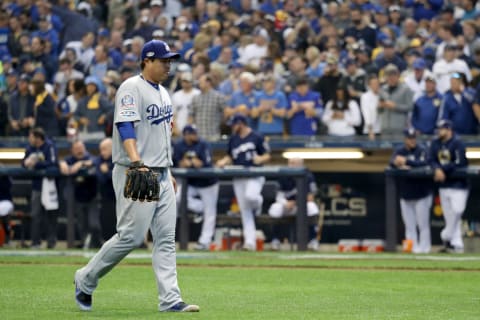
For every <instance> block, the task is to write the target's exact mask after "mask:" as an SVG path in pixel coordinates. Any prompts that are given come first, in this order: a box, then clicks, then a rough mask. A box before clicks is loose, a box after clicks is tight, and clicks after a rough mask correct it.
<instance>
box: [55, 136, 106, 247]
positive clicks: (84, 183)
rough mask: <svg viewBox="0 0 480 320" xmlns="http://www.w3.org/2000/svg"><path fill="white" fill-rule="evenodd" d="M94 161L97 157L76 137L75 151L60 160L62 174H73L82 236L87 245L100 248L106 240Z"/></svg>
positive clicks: (76, 208)
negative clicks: (104, 239)
mask: <svg viewBox="0 0 480 320" xmlns="http://www.w3.org/2000/svg"><path fill="white" fill-rule="evenodd" d="M94 161H95V157H94V156H92V155H91V154H90V153H89V152H88V151H87V149H86V147H85V144H84V143H83V141H81V140H77V141H74V142H73V143H72V146H71V154H70V155H68V156H66V157H65V159H64V160H62V161H60V171H61V172H62V174H64V175H68V176H71V177H72V178H73V179H72V180H73V189H74V195H75V215H76V217H77V226H78V231H79V235H80V239H81V240H82V243H83V246H84V247H85V248H88V247H92V248H97V247H100V246H101V244H102V242H103V239H102V228H101V223H100V211H99V210H98V201H97V177H96V175H95V163H94Z"/></svg>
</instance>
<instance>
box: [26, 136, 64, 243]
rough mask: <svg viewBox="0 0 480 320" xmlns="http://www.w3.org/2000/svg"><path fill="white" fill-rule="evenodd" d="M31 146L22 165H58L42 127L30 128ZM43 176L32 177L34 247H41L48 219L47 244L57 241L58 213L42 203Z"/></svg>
mask: <svg viewBox="0 0 480 320" xmlns="http://www.w3.org/2000/svg"><path fill="white" fill-rule="evenodd" d="M28 142H29V146H28V147H27V149H26V150H25V157H24V158H23V161H22V166H23V167H25V168H27V169H30V170H42V169H45V170H49V169H54V168H57V167H58V160H57V150H56V148H55V145H54V144H53V142H52V141H51V140H49V139H47V138H46V135H45V131H43V129H41V128H35V129H32V130H30V133H29V135H28ZM42 180H43V177H36V178H32V195H31V203H30V207H31V211H30V215H31V219H32V222H31V228H32V230H31V232H32V235H31V238H32V244H31V246H32V247H33V248H39V247H40V241H41V237H40V235H41V231H42V225H43V221H44V220H47V246H48V248H53V247H55V244H56V241H57V215H58V214H57V213H56V212H55V211H53V210H49V211H48V212H46V210H45V208H44V205H43V204H42V201H41V200H42V199H41V198H42V197H41V196H42Z"/></svg>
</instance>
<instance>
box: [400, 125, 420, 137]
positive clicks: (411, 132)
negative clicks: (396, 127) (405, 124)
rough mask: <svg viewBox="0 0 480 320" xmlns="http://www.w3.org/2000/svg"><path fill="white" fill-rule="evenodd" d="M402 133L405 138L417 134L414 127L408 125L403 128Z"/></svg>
mask: <svg viewBox="0 0 480 320" xmlns="http://www.w3.org/2000/svg"><path fill="white" fill-rule="evenodd" d="M403 135H404V136H405V137H406V138H415V137H416V136H417V132H416V131H415V128H413V127H409V128H405V129H403Z"/></svg>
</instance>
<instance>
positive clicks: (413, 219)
mask: <svg viewBox="0 0 480 320" xmlns="http://www.w3.org/2000/svg"><path fill="white" fill-rule="evenodd" d="M403 133H404V136H405V140H404V145H403V146H401V147H399V148H397V149H396V150H395V151H394V153H393V155H392V158H391V160H390V166H391V167H392V168H397V169H403V170H408V169H410V168H416V167H425V166H427V165H428V150H427V149H426V148H425V147H423V146H421V145H419V144H417V140H416V132H415V128H407V129H405V130H404V132H403ZM398 187H399V194H400V208H401V212H402V219H403V223H404V224H405V239H408V240H411V241H412V242H413V247H412V252H414V253H428V252H430V249H431V237H430V208H431V206H432V189H433V186H432V183H431V182H430V181H429V180H422V179H418V178H400V179H399V180H398ZM417 228H418V231H419V232H418V233H417Z"/></svg>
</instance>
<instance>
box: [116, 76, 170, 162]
mask: <svg viewBox="0 0 480 320" xmlns="http://www.w3.org/2000/svg"><path fill="white" fill-rule="evenodd" d="M159 88H160V90H156V89H155V88H154V87H153V86H152V85H151V84H149V83H148V82H147V81H146V80H144V79H143V78H142V77H141V76H140V75H138V76H134V77H131V78H129V79H127V80H126V81H125V82H123V84H122V85H121V86H120V88H118V91H117V95H116V97H115V115H114V122H115V123H119V122H134V123H135V135H136V137H137V150H138V153H139V155H140V158H141V159H142V160H143V162H144V163H145V164H146V165H147V166H150V167H170V166H172V150H171V136H172V130H171V123H172V121H173V109H172V101H171V100H170V96H169V95H168V92H167V90H165V88H164V87H163V86H159ZM140 123H141V124H142V125H139V124H140ZM112 160H113V162H114V163H118V164H122V165H129V164H130V159H129V158H128V155H127V153H126V152H125V149H124V148H123V142H122V139H121V138H120V134H119V132H118V129H117V127H116V126H113V145H112Z"/></svg>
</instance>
